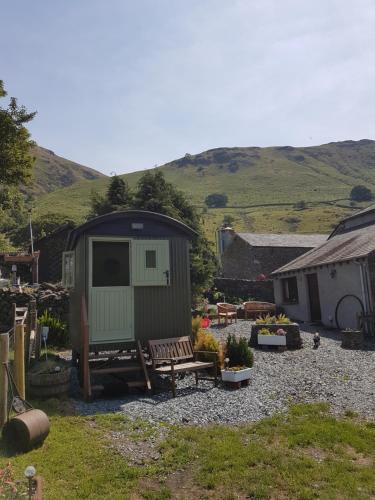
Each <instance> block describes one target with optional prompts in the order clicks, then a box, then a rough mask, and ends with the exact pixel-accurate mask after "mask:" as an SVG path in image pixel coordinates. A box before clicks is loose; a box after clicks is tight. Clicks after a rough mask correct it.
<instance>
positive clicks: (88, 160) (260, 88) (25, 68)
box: [0, 0, 375, 174]
mask: <svg viewBox="0 0 375 500" xmlns="http://www.w3.org/2000/svg"><path fill="white" fill-rule="evenodd" d="M0 19H1V24H0V25H1V29H0V47H1V51H0V79H2V80H4V82H5V86H6V89H7V91H8V94H9V96H16V97H17V98H18V100H19V103H21V104H24V105H25V106H26V107H27V108H28V109H29V110H30V111H32V110H37V112H38V114H37V116H36V117H35V119H34V120H33V122H32V123H31V124H30V127H29V129H30V131H31V133H32V137H33V139H34V140H35V141H36V142H37V143H38V144H39V145H41V146H43V147H46V148H48V149H51V150H53V151H54V152H55V153H56V154H59V155H60V156H63V157H65V158H68V159H71V160H74V161H76V162H78V163H82V164H84V165H87V166H90V167H92V168H95V169H97V170H100V171H101V172H104V173H106V174H110V173H113V172H115V173H117V174H122V173H125V172H132V171H135V170H142V169H145V168H150V167H153V166H155V165H162V164H164V163H166V162H168V161H171V160H174V159H176V158H180V157H182V156H184V155H185V154H186V153H190V154H196V153H199V152H202V151H205V150H207V149H212V148H216V147H234V146H276V145H292V146H309V145H317V144H323V143H327V142H331V141H340V140H347V139H352V140H359V139H364V138H367V139H375V116H374V115H375V28H374V26H375V1H374V0H282V1H281V0H64V1H61V2H54V1H51V0H33V1H32V2H31V1H30V0H4V1H3V2H2V7H1V10H0ZM4 104H5V101H4V102H2V103H1V105H3V106H4Z"/></svg>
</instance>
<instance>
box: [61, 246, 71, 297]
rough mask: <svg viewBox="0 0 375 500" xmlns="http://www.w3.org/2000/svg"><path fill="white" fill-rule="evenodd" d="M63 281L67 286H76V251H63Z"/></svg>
mask: <svg viewBox="0 0 375 500" xmlns="http://www.w3.org/2000/svg"><path fill="white" fill-rule="evenodd" d="M62 264H63V265H62V283H63V286H64V287H65V288H73V287H74V252H63V258H62Z"/></svg>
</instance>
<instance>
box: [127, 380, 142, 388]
mask: <svg viewBox="0 0 375 500" xmlns="http://www.w3.org/2000/svg"><path fill="white" fill-rule="evenodd" d="M125 383H126V385H127V386H128V388H129V389H131V388H133V387H142V388H143V389H144V388H145V387H146V381H145V380H129V381H126V382H125Z"/></svg>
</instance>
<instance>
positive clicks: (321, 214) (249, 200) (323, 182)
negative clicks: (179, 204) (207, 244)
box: [37, 140, 375, 234]
mask: <svg viewBox="0 0 375 500" xmlns="http://www.w3.org/2000/svg"><path fill="white" fill-rule="evenodd" d="M158 168H159V169H160V170H162V171H163V172H164V174H165V176H166V178H167V179H168V180H169V181H170V182H172V183H174V184H176V185H177V186H178V187H179V188H180V189H181V190H182V191H184V192H185V193H186V194H188V196H189V198H190V199H191V200H192V201H193V203H194V204H195V205H196V206H198V207H200V208H201V210H202V213H203V215H204V223H205V227H206V230H207V233H208V234H213V231H214V228H215V227H217V226H218V225H219V224H220V223H221V222H222V220H223V217H224V215H231V216H232V217H234V219H235V222H234V226H235V228H236V229H237V230H248V231H258V232H259V231H260V232H262V231H264V232H270V231H276V232H290V231H298V232H310V231H311V232H327V231H330V230H331V228H332V226H333V225H334V224H335V223H336V222H337V220H338V219H340V218H341V217H343V216H344V215H346V214H347V213H350V212H351V211H353V210H354V209H355V208H353V207H350V205H349V199H348V198H349V193H350V190H351V188H352V187H353V186H355V185H357V184H366V185H367V186H368V187H370V188H371V189H372V190H373V191H374V193H375V141H370V140H362V141H356V142H355V141H345V142H337V143H330V144H325V145H322V146H313V147H302V148H294V147H290V146H285V147H270V148H257V147H248V148H218V149H213V150H209V151H206V152H203V153H200V154H197V155H186V156H185V157H183V158H180V159H178V160H175V161H173V162H170V163H168V164H166V165H164V166H161V167H158ZM142 173H143V172H134V173H131V174H126V175H124V176H123V177H124V178H126V179H127V180H128V182H129V184H130V185H131V186H134V185H135V184H136V182H137V180H138V179H139V177H140V176H141V175H142ZM107 182H108V181H107V179H106V178H100V179H97V180H94V181H90V182H88V181H81V182H78V183H75V184H74V185H72V186H70V187H68V188H64V189H58V190H56V191H54V192H52V193H49V194H47V195H45V196H42V197H40V199H39V200H38V205H37V212H38V213H39V214H44V213H47V212H50V211H51V207H54V211H60V212H61V213H64V214H66V215H69V216H70V217H73V218H74V219H76V220H77V221H80V220H82V219H83V218H84V217H85V215H86V214H87V211H88V208H89V197H90V192H91V190H92V189H96V190H98V191H99V192H103V191H104V190H105V189H106V186H107ZM216 192H217V193H225V194H226V195H227V196H228V206H227V207H226V208H225V209H207V208H205V205H204V199H205V197H206V196H207V195H208V194H210V193H216ZM300 200H304V201H305V202H306V203H307V209H305V210H296V209H295V207H294V204H295V203H297V202H298V201H300Z"/></svg>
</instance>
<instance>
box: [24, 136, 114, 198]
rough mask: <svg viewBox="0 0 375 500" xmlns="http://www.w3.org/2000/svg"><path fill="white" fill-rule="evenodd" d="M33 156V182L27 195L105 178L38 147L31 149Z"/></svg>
mask: <svg viewBox="0 0 375 500" xmlns="http://www.w3.org/2000/svg"><path fill="white" fill-rule="evenodd" d="M33 155H34V156H35V158H36V161H35V167H34V182H33V186H32V189H31V190H30V188H29V187H27V193H28V194H33V195H41V194H45V193H49V192H51V191H53V190H55V189H58V188H62V187H67V186H71V185H73V184H75V183H76V182H78V181H81V180H94V179H99V178H101V177H103V178H105V176H104V175H103V174H101V173H100V172H98V171H96V170H94V169H92V168H89V167H85V166H83V165H80V164H79V163H75V162H73V161H70V160H66V159H65V158H62V157H61V156H58V155H56V154H55V153H54V152H53V151H50V150H49V149H45V148H42V147H40V146H36V147H35V148H33ZM30 191H31V192H30Z"/></svg>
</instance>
